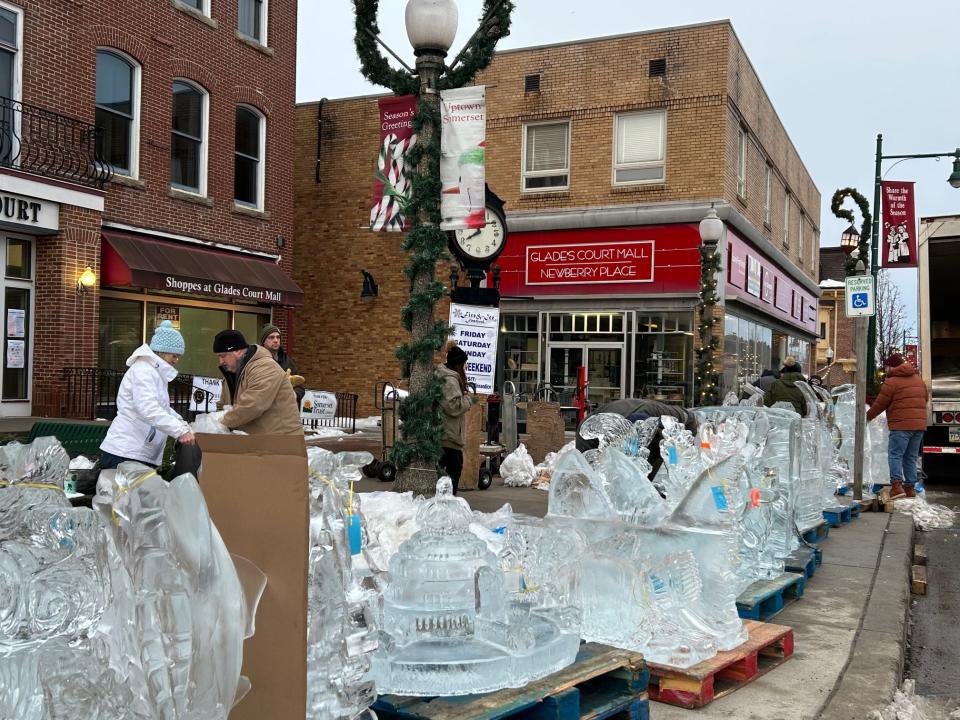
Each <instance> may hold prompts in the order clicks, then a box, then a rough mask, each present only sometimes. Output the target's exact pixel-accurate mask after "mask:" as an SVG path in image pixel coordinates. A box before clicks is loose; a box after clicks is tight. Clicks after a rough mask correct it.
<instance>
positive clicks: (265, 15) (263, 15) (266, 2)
mask: <svg viewBox="0 0 960 720" xmlns="http://www.w3.org/2000/svg"><path fill="white" fill-rule="evenodd" d="M255 1H256V0H250V2H255ZM242 2H247V0H237V32H238V33H240V34H241V35H242V36H243V37H245V38H249V39H250V40H253V41H255V42H258V43H260V44H261V45H263V46H264V47H266V46H267V37H268V36H267V32H268V30H269V28H268V27H267V20H268V19H269V17H270V12H269V7H270V0H263V1H262V2H261V3H260V34H261V35H263V37H253V36H252V35H247V34H246V33H245V32H243V31H242V30H241V29H240V3H242Z"/></svg>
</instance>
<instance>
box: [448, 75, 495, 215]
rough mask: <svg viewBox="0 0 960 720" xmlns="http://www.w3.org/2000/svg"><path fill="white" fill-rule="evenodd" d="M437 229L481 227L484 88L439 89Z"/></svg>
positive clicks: (485, 125) (483, 166)
mask: <svg viewBox="0 0 960 720" xmlns="http://www.w3.org/2000/svg"><path fill="white" fill-rule="evenodd" d="M440 117H441V130H440V183H441V193H442V195H441V196H440V218H441V220H440V229H441V230H465V229H467V228H482V227H483V226H484V225H486V222H487V221H486V218H485V217H484V174H485V165H486V162H485V156H486V148H487V139H486V134H487V106H486V101H485V99H484V88H483V87H482V86H480V87H465V88H458V89H455V90H444V91H442V92H441V93H440Z"/></svg>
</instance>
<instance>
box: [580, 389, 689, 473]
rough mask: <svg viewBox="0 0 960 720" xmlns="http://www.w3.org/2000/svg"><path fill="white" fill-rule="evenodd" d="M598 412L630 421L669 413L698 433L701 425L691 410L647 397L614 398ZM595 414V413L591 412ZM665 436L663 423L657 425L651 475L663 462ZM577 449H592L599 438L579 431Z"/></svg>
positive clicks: (652, 447) (651, 460) (651, 457)
mask: <svg viewBox="0 0 960 720" xmlns="http://www.w3.org/2000/svg"><path fill="white" fill-rule="evenodd" d="M597 412H598V413H614V414H616V415H622V416H623V417H625V418H626V419H627V420H629V421H630V422H632V423H633V422H637V421H638V420H646V419H647V418H651V417H661V416H663V415H668V416H670V417H675V418H676V419H677V420H679V421H680V422H681V423H683V426H684V427H685V428H686V429H687V430H689V431H690V432H692V433H693V434H694V435H696V433H697V430H698V429H699V426H698V425H697V418H696V417H695V416H694V414H693V413H692V412H690V411H689V410H687V409H685V408H682V407H680V406H679V405H668V404H667V403H663V402H660V401H659V400H649V399H645V398H624V399H622V400H614V401H613V402H609V403H607V404H606V405H602V406H601V407H600V408H599V409H598V410H597ZM591 414H595V413H591ZM662 437H663V423H660V425H659V426H658V427H657V432H656V433H655V434H654V436H653V439H652V440H651V441H650V445H649V446H648V447H649V449H650V457H649V460H650V465H651V467H652V468H653V469H652V470H651V472H650V477H651V478H654V477H656V474H657V471H658V470H659V469H660V466H661V465H662V464H663V458H662V457H661V456H660V440H661V439H662ZM576 443H577V450H579V451H580V452H586V451H587V450H591V449H593V448H595V447H597V446H598V445H599V441H597V440H586V439H584V438H582V437H580V433H577V437H576Z"/></svg>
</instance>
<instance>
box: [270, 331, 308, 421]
mask: <svg viewBox="0 0 960 720" xmlns="http://www.w3.org/2000/svg"><path fill="white" fill-rule="evenodd" d="M281 340H282V337H281V335H280V328H278V327H277V326H276V325H264V326H263V330H261V331H260V344H261V345H263V346H264V347H265V348H266V349H267V350H269V351H270V354H271V355H273V359H274V360H276V361H277V363H278V364H279V365H280V367H282V368H283V369H284V370H286V371H287V374H288V375H290V383H291V384H292V385H293V392H294V394H295V395H296V396H297V407H299V406H300V402H301V401H302V400H303V395H304V393H305V392H306V390H305V388H304V387H303V382H304V381H303V376H301V375H300V373H299V372H298V371H297V364H296V363H295V362H294V361H293V358H292V357H291V356H290V355H288V354H287V351H286V350H284V349H283V346H282V345H281V344H280V342H281Z"/></svg>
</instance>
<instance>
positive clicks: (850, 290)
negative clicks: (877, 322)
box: [846, 275, 876, 317]
mask: <svg viewBox="0 0 960 720" xmlns="http://www.w3.org/2000/svg"><path fill="white" fill-rule="evenodd" d="M846 289H847V308H846V309H847V317H867V316H870V315H875V314H876V307H875V294H874V284H873V276H872V275H853V276H851V277H848V278H847V280H846Z"/></svg>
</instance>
